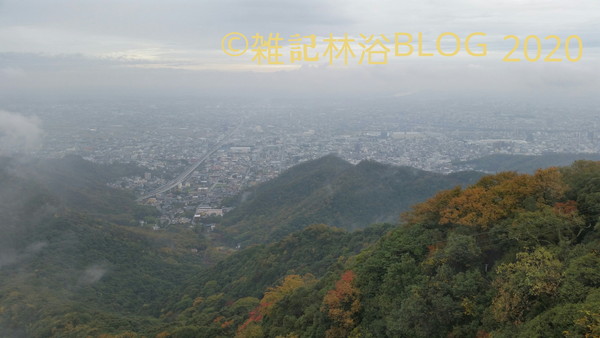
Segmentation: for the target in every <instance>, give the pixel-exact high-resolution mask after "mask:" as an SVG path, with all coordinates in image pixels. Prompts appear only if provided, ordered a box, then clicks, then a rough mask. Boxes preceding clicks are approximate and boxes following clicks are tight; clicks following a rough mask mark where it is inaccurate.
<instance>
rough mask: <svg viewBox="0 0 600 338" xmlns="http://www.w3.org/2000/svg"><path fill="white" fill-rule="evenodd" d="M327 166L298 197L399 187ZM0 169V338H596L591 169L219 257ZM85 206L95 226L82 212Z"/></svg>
mask: <svg viewBox="0 0 600 338" xmlns="http://www.w3.org/2000/svg"><path fill="white" fill-rule="evenodd" d="M325 161H327V162H328V163H329V165H330V168H333V169H332V171H333V172H335V173H336V174H334V175H332V176H330V177H322V176H319V177H315V178H311V175H315V174H317V173H318V172H322V171H321V169H319V170H317V171H316V172H307V173H306V175H307V176H306V177H304V178H302V180H308V181H310V180H313V181H314V182H320V183H318V184H317V183H315V187H317V186H322V184H323V182H334V181H336V180H338V179H341V178H340V177H345V175H346V174H344V175H342V174H341V173H342V172H347V171H349V170H350V171H354V170H357V171H360V170H364V167H365V166H366V167H369V166H372V167H375V168H376V169H372V170H375V172H377V171H383V172H391V174H389V175H387V176H386V175H381V176H380V177H388V179H389V181H388V182H392V179H393V178H394V177H396V175H399V174H397V173H395V172H394V170H392V169H390V168H386V167H385V166H383V167H380V166H378V165H377V164H374V163H370V162H366V163H364V164H362V165H357V166H347V165H345V164H343V163H342V162H337V161H335V160H332V159H326V160H325ZM331 161H333V162H331ZM75 162H76V163H79V162H78V161H75ZM7 163H8V164H7ZM0 164H1V166H0V169H1V170H0V180H1V182H2V184H3V187H5V188H4V189H3V191H2V194H0V198H1V199H2V205H3V206H8V207H6V208H4V207H3V210H2V216H3V225H2V230H3V232H5V233H8V234H10V236H3V237H2V241H3V243H2V244H3V247H2V249H1V250H0V254H1V256H0V257H1V258H2V259H1V260H0V262H1V264H0V269H1V272H2V273H1V274H0V335H2V336H8V337H29V336H34V337H38V336H56V337H85V336H92V337H96V336H97V337H105V338H106V337H598V336H600V250H599V248H600V222H599V220H600V162H592V161H577V162H575V163H573V164H572V165H570V166H566V167H560V168H557V167H551V168H547V169H539V170H537V171H535V172H534V173H532V174H519V173H517V172H501V173H498V174H495V175H489V176H483V177H481V178H479V179H478V180H477V181H475V182H473V183H472V184H470V185H463V186H462V187H461V186H460V185H459V184H460V183H458V185H457V186H456V187H454V188H452V187H446V188H444V189H445V190H439V191H438V192H437V193H435V194H433V193H432V194H431V195H430V198H429V199H426V200H424V201H423V202H420V203H416V204H414V205H413V206H412V208H410V210H408V211H406V212H404V213H402V214H401V215H398V214H397V215H396V219H395V220H394V221H393V222H389V223H381V224H373V225H370V226H367V227H365V228H364V229H361V230H355V231H349V230H346V229H341V228H336V227H331V226H328V225H324V224H313V225H310V226H306V227H303V228H302V227H299V229H298V230H297V231H293V232H291V233H285V234H283V233H282V235H281V236H280V237H281V238H280V239H277V240H275V241H272V242H269V241H266V240H265V241H264V243H262V244H257V245H251V246H249V247H247V248H245V249H242V250H238V251H236V252H234V253H232V254H230V255H229V256H227V257H225V258H220V257H216V256H214V255H212V254H211V253H212V252H213V250H212V249H211V245H213V244H212V243H211V242H210V241H209V240H207V239H206V238H205V237H204V236H203V234H202V233H197V232H194V231H193V230H192V229H184V228H180V229H175V228H173V229H171V230H169V231H161V232H154V231H152V230H147V229H144V228H141V227H139V226H132V220H135V219H136V217H139V216H143V215H145V214H146V213H152V211H151V210H148V209H144V208H141V209H139V207H137V206H136V205H135V203H131V204H130V203H125V202H123V201H122V199H123V200H127V199H128V198H130V197H127V196H124V195H123V194H126V193H125V192H121V191H113V190H112V189H108V188H106V187H105V185H104V187H103V188H102V190H100V191H103V194H107V195H98V196H94V194H93V193H90V191H92V190H89V189H91V188H92V187H94V186H98V187H99V185H102V182H103V181H104V180H106V179H108V178H107V177H104V178H101V179H96V178H94V177H93V175H89V176H88V175H87V174H78V173H77V171H72V172H70V176H72V177H74V182H78V183H77V186H75V187H73V189H72V190H70V189H61V190H55V189H53V186H52V185H50V184H47V183H43V182H45V181H46V178H52V179H56V180H58V179H60V177H64V176H63V175H62V174H61V175H58V174H57V173H58V172H62V171H61V170H59V169H60V166H56V167H55V168H57V169H56V170H52V171H42V170H33V169H32V170H33V172H34V173H35V175H33V176H32V175H29V174H28V173H26V172H23V171H16V170H14V168H15V167H17V165H15V164H14V163H11V162H10V161H4V162H1V163H0ZM79 165H80V166H82V167H85V166H86V165H87V164H83V163H79ZM28 167H32V168H35V166H28ZM11 168H13V169H11ZM309 168H310V167H309ZM336 168H337V169H336ZM339 168H341V171H339V172H338V169H339ZM353 168H355V169H353ZM133 169H135V168H133ZM305 169H306V167H305ZM103 170H109V169H108V168H103ZM120 170H122V168H121V169H120ZM89 171H90V168H88V169H85V170H82V172H89ZM355 175H357V174H353V176H351V177H357V176H355ZM317 176H318V175H317ZM417 176H418V175H417ZM32 177H35V179H33V178H32ZM282 177H284V178H285V177H286V176H285V175H282ZM294 177H297V176H290V177H288V179H287V182H289V184H290V185H289V186H286V184H285V181H282V180H280V181H279V182H278V183H277V186H280V187H287V190H283V192H281V193H279V194H283V195H277V191H276V190H275V188H274V187H275V186H274V185H270V186H265V187H257V188H255V189H256V190H255V191H254V192H253V193H254V194H256V195H257V196H258V195H262V193H261V192H260V189H265V190H266V191H267V192H268V193H269V194H275V196H282V197H281V198H284V197H285V194H284V192H290V191H293V190H294V189H295V188H293V187H295V184H297V182H295V181H294V180H293V178H294ZM331 177H333V178H331ZM418 177H420V176H418ZM431 177H433V178H435V176H431ZM280 179H281V177H280ZM398 182H400V180H398ZM348 184H349V185H350V186H351V185H352V184H351V182H348ZM390 184H391V183H390ZM440 184H441V183H440ZM443 184H446V183H443ZM302 185H303V186H304V187H306V189H308V190H311V189H312V190H311V191H318V190H320V188H318V187H317V188H314V189H313V188H311V187H307V186H306V185H305V184H302ZM330 185H331V184H330ZM336 185H337V183H336ZM413 186H414V185H413ZM99 189H100V188H99ZM344 191H352V190H351V189H348V190H344ZM86 192H87V193H86ZM80 193H81V195H80V197H79V198H72V194H80ZM112 194H116V195H115V198H114V199H112ZM382 194H383V195H384V196H385V194H391V193H390V192H388V191H385V190H382ZM88 195H89V196H88ZM85 196H88V198H87V199H86V198H85ZM311 196H317V195H313V193H312V192H307V193H302V192H298V195H295V196H291V197H290V198H291V199H292V200H293V201H294V202H293V204H301V203H310V201H304V199H305V198H311ZM96 198H99V199H105V200H104V201H102V202H101V201H98V202H97V203H99V204H100V205H103V208H105V209H104V210H101V211H97V212H92V211H90V209H87V208H89V206H90V205H91V204H89V202H90V201H95V200H96ZM131 200H132V199H131ZM86 201H87V202H86ZM110 201H116V202H115V203H111V202H110ZM288 207H289V206H288ZM264 208H271V206H270V205H269V204H266V205H265V206H264ZM107 210H112V211H107ZM265 210H268V211H267V212H268V213H277V212H278V210H274V209H265ZM105 214H106V215H105ZM104 215H105V216H104ZM116 215H117V216H118V217H116ZM233 216H235V214H233V215H232V216H231V217H233ZM306 225H308V224H306ZM267 229H268V230H269V231H272V228H271V227H268V228H267ZM292 230H293V229H292ZM252 231H254V232H260V231H261V228H260V227H256V228H252ZM265 238H268V236H266V237H265ZM191 249H194V251H193V252H194V253H192V251H191Z"/></svg>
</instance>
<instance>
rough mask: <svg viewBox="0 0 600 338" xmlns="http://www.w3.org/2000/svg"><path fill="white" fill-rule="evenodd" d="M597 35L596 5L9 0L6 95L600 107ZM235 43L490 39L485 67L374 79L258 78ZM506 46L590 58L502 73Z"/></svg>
mask: <svg viewBox="0 0 600 338" xmlns="http://www.w3.org/2000/svg"><path fill="white" fill-rule="evenodd" d="M599 31H600V2H599V1H596V0H573V1H541V0H491V1H490V0H487V1H476V0H458V1H438V0H424V1H392V0H379V1H356V0H346V1H341V0H340V1H318V0H308V1H282V0H257V1H242V0H240V1H234V0H220V1H182V0H175V1H173V0H170V1H166V0H165V1H157V0H144V1H142V0H118V1H117V0H103V1H82V0H77V1H76V0H72V1H65V0H63V1H60V0H57V1H46V0H37V1H34V0H5V1H0V91H2V93H3V94H4V95H5V96H10V95H21V96H23V95H24V96H26V95H53V94H64V93H70V94H72V95H86V94H90V93H101V94H103V95H104V94H106V95H110V94H111V93H115V94H116V93H120V94H123V93H132V94H135V95H144V94H150V95H153V94H155V93H162V94H165V95H170V94H172V95H177V94H183V95H189V94H192V95H193V94H199V95H236V96H238V95H241V96H244V95H263V96H278V95H286V96H293V95H329V94H335V95H340V93H345V94H348V95H353V96H354V95H357V94H365V95H382V96H388V95H394V94H397V93H407V92H411V93H413V92H422V91H430V90H442V91H443V90H447V91H460V92H463V93H464V92H467V91H470V90H478V91H487V92H508V93H521V94H523V93H528V92H531V93H534V94H535V93H546V94H550V95H556V94H561V95H565V96H573V95H576V96H592V94H593V93H594V91H597V90H596V89H595V88H598V86H600V82H599V80H598V79H599V78H600V69H599V66H598V60H599V58H598V56H599V50H600V48H599V47H600V37H599V34H598V33H597V32H599ZM230 32H241V33H243V34H245V35H246V36H247V37H248V38H250V37H251V36H252V35H254V34H256V33H260V34H262V35H265V36H266V35H268V34H269V33H281V36H282V37H285V38H288V37H289V36H290V35H292V34H297V33H300V34H303V35H309V34H316V35H318V36H319V37H321V38H322V37H325V36H327V35H328V34H329V33H332V34H334V35H336V36H340V35H342V34H344V33H348V34H349V35H350V36H351V37H354V38H356V39H357V41H361V40H360V37H359V34H361V33H362V34H366V35H370V34H385V35H387V36H388V37H389V38H393V33H394V32H408V33H411V34H413V35H414V37H415V38H416V36H417V33H418V32H423V34H424V36H425V39H424V45H425V48H426V49H427V50H430V49H433V48H434V47H435V42H434V41H435V38H436V37H437V35H438V34H441V33H443V32H454V33H456V34H458V35H459V36H460V37H463V38H464V37H466V35H468V34H469V33H472V32H484V33H486V34H487V36H486V38H485V41H484V42H486V43H488V48H489V54H488V56H486V57H479V58H475V57H470V56H468V55H466V54H464V53H460V54H458V55H456V56H453V57H443V56H440V55H436V56H433V57H416V56H412V57H404V58H400V57H394V56H393V54H391V55H390V56H389V63H388V64H387V65H376V66H375V65H371V66H367V65H357V63H358V58H356V59H353V60H351V62H350V65H348V66H343V65H342V64H341V62H339V60H338V62H336V63H335V64H334V65H333V66H330V65H328V62H327V60H326V58H322V59H321V60H319V61H318V62H310V63H304V64H293V65H292V64H290V63H289V59H285V58H284V61H288V62H286V65H284V66H258V65H256V63H255V62H252V61H251V58H252V55H251V53H246V54H245V55H243V56H240V57H232V56H228V55H226V54H224V53H223V52H222V51H221V39H222V38H223V36H225V35H226V34H227V33H230ZM508 34H514V35H517V36H519V37H521V43H522V42H523V40H524V38H525V37H526V36H528V35H530V34H536V35H538V36H540V38H542V41H544V40H543V38H544V37H545V36H547V35H550V34H555V35H557V36H559V37H561V38H562V39H563V43H564V39H565V38H566V37H567V36H569V35H578V36H580V37H581V38H582V40H583V42H584V55H583V57H582V59H581V60H580V61H579V62H575V63H573V62H568V61H566V60H563V62H556V63H551V62H535V63H533V62H527V61H522V62H519V63H507V62H502V61H501V59H502V57H503V56H504V54H506V52H508V51H509V50H510V49H511V48H512V44H513V41H512V40H510V41H504V40H503V39H502V38H503V37H504V36H505V35H508ZM543 46H544V53H543V55H544V56H545V54H547V52H549V51H550V50H551V47H553V46H552V44H549V43H548V41H544V44H543ZM573 46H575V44H573ZM319 51H321V53H322V52H323V51H324V46H323V45H320V46H319ZM519 52H521V53H522V46H521V48H520V49H519V50H518V52H517V54H518V53H519ZM561 52H562V53H563V54H564V50H563V49H561ZM286 53H289V51H288V50H287V47H286V49H284V55H287V54H286ZM356 53H357V54H360V51H359V50H356ZM515 55H516V54H515ZM557 55H558V53H557ZM358 56H359V55H357V57H358ZM563 59H564V57H563ZM0 95H2V94H0Z"/></svg>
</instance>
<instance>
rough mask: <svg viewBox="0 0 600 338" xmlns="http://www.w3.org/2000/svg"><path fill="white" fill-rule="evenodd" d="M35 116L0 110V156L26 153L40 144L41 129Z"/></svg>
mask: <svg viewBox="0 0 600 338" xmlns="http://www.w3.org/2000/svg"><path fill="white" fill-rule="evenodd" d="M40 124H41V122H40V120H39V119H38V118H37V117H27V116H23V115H20V114H16V113H11V112H7V111H4V110H0V156H9V155H13V154H19V153H27V152H31V151H34V150H36V149H38V148H39V147H40V145H41V137H42V129H41V128H40Z"/></svg>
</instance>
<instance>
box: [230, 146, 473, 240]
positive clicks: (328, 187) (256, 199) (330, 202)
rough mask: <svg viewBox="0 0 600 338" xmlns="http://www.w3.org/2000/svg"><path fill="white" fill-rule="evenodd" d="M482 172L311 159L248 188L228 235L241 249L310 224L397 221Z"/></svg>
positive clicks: (239, 198)
mask: <svg viewBox="0 0 600 338" xmlns="http://www.w3.org/2000/svg"><path fill="white" fill-rule="evenodd" d="M481 176H482V173H480V172H474V171H466V172H459V173H453V174H449V175H443V174H438V173H433V172H428V171H423V170H419V169H414V168H410V167H399V166H393V165H388V164H382V163H378V162H374V161H367V160H365V161H362V162H360V163H358V164H357V165H352V164H350V163H348V162H346V161H344V160H342V159H340V158H339V157H336V156H334V155H329V156H325V157H322V158H319V159H316V160H313V161H307V162H304V163H301V164H299V165H297V166H294V167H292V168H290V169H288V170H287V171H285V172H283V173H282V174H281V175H280V176H278V177H277V178H275V179H273V180H271V181H268V182H265V183H264V184H261V185H259V186H257V187H253V188H250V189H246V190H244V191H243V192H242V193H241V194H239V195H238V196H237V197H236V198H233V199H232V200H231V201H226V202H225V203H226V204H227V203H230V204H232V205H234V206H236V208H235V209H234V210H232V211H231V212H229V213H228V214H226V215H225V216H224V217H223V220H222V225H224V228H223V229H224V230H223V232H224V237H226V238H228V239H230V240H231V241H233V242H234V243H235V244H237V243H241V244H242V245H248V244H257V243H268V242H272V241H275V240H280V239H282V238H283V237H285V236H286V235H288V234H290V233H291V232H294V231H298V230H300V229H302V228H304V227H305V226H307V225H309V224H317V223H324V224H327V225H330V226H335V227H339V228H342V229H345V230H350V231H351V230H356V229H361V228H364V227H366V226H368V225H369V224H373V223H382V222H393V223H395V222H397V219H398V215H399V214H400V213H401V212H403V211H406V210H408V209H410V206H411V205H413V204H415V203H418V202H422V201H424V200H425V199H427V198H428V197H430V196H432V195H433V194H435V193H436V192H437V191H439V190H443V189H449V188H452V187H455V186H457V185H462V186H464V185H468V184H472V183H475V182H476V181H477V179H479V178H480V177H481Z"/></svg>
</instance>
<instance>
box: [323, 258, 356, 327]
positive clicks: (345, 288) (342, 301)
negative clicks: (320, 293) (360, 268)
mask: <svg viewBox="0 0 600 338" xmlns="http://www.w3.org/2000/svg"><path fill="white" fill-rule="evenodd" d="M354 279H355V274H354V272H353V271H352V270H348V271H346V272H344V273H343V274H342V276H341V278H340V280H338V281H337V282H336V283H335V288H334V289H333V290H329V292H327V294H326V295H325V298H323V308H324V310H325V311H326V312H327V315H328V316H329V318H330V319H331V320H332V321H333V322H334V326H333V327H332V328H330V329H329V330H327V332H326V335H327V337H348V336H349V334H350V332H351V331H352V329H353V328H354V327H355V326H356V324H357V323H356V317H357V314H358V311H359V310H360V300H359V290H358V288H356V287H355V286H354V285H353V281H354Z"/></svg>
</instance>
